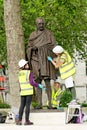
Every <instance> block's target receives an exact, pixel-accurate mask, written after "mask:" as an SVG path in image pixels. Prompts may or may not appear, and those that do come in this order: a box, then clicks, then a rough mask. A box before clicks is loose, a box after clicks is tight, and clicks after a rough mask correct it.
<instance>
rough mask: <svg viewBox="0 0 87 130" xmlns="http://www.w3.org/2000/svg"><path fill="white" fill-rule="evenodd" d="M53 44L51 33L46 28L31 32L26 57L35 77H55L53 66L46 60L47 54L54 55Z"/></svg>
mask: <svg viewBox="0 0 87 130" xmlns="http://www.w3.org/2000/svg"><path fill="white" fill-rule="evenodd" d="M54 46H55V39H54V36H53V33H52V32H51V31H49V30H48V29H45V30H44V31H38V30H37V31H34V32H32V33H31V35H30V37H29V41H28V46H27V57H28V61H29V64H30V66H31V69H32V71H33V74H34V77H35V79H37V78H38V77H39V78H42V77H49V78H50V79H55V77H56V72H55V68H54V67H53V66H52V64H50V63H49V61H48V60H47V56H51V57H54V54H53V52H52V49H53V47H54Z"/></svg>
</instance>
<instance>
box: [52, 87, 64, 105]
mask: <svg viewBox="0 0 87 130" xmlns="http://www.w3.org/2000/svg"><path fill="white" fill-rule="evenodd" d="M61 93H62V91H61V89H60V88H59V89H58V90H57V92H55V91H54V89H52V100H51V104H52V107H58V105H59V102H58V96H59V95H60V94H61Z"/></svg>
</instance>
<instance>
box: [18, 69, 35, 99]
mask: <svg viewBox="0 0 87 130" xmlns="http://www.w3.org/2000/svg"><path fill="white" fill-rule="evenodd" d="M29 76H30V70H20V71H19V83H20V87H21V91H20V95H21V96H25V95H33V86H32V85H31V84H30V83H29Z"/></svg>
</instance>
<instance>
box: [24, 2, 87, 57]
mask: <svg viewBox="0 0 87 130" xmlns="http://www.w3.org/2000/svg"><path fill="white" fill-rule="evenodd" d="M39 16H43V17H44V18H45V19H46V21H47V28H49V29H51V30H52V31H53V33H54V35H55V38H56V40H57V42H58V44H60V45H62V46H63V47H64V48H65V49H67V50H68V51H69V52H70V53H71V54H73V53H74V51H75V50H76V51H78V52H79V54H80V57H81V58H84V57H85V56H86V51H87V49H86V47H85V46H86V44H87V29H86V28H87V0H29V1H28V0H22V17H23V27H24V33H25V43H26V44H27V40H28V36H29V34H30V33H31V32H32V31H33V30H34V29H35V23H34V21H35V19H36V18H37V17H39Z"/></svg>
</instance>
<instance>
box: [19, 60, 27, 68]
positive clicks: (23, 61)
mask: <svg viewBox="0 0 87 130" xmlns="http://www.w3.org/2000/svg"><path fill="white" fill-rule="evenodd" d="M27 63H28V61H26V60H24V59H21V60H20V61H19V63H18V65H19V67H20V68H21V67H24V66H25V65H26V64H27Z"/></svg>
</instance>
